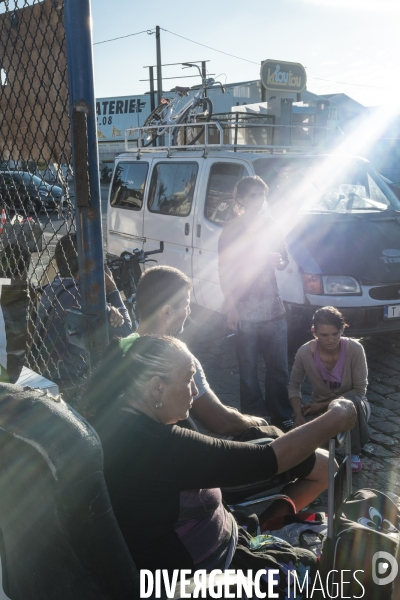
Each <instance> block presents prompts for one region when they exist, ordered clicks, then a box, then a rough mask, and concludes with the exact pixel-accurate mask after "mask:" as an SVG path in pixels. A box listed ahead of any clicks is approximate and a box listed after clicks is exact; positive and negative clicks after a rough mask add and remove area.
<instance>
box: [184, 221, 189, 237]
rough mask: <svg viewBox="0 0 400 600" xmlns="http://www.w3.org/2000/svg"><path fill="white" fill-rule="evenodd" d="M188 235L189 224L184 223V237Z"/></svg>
mask: <svg viewBox="0 0 400 600" xmlns="http://www.w3.org/2000/svg"><path fill="white" fill-rule="evenodd" d="M189 233H190V224H189V223H185V235H189Z"/></svg>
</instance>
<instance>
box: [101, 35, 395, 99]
mask: <svg viewBox="0 0 400 600" xmlns="http://www.w3.org/2000/svg"><path fill="white" fill-rule="evenodd" d="M160 29H161V30H162V31H165V32H166V33H170V34H171V35H175V36H176V37H178V38H181V39H182V40H186V41H187V42H191V43H192V44H196V45H197V46H202V47H203V48H208V50H213V52H219V54H225V56H230V57H231V58H236V59H237V60H243V61H245V62H248V63H251V64H252V65H258V66H260V64H261V63H259V62H255V61H254V60H249V59H248V58H243V57H242V56H236V55H235V54H230V53H229V52H224V51H223V50H218V48H213V47H212V46H207V45H206V44H201V43H200V42H196V41H195V40H191V39H190V38H187V37H185V36H183V35H180V34H179V33H175V32H173V31H169V29H164V28H163V27H160ZM141 33H147V34H148V35H151V34H153V33H155V32H154V30H152V29H144V30H143V31H138V32H137V33H130V34H129V35H123V36H121V37H116V38H112V39H110V40H104V41H102V42H95V43H94V44H93V46H96V45H97V44H106V43H107V42H114V41H115V40H122V39H124V38H127V37H132V36H134V35H140V34H141ZM307 79H316V80H318V81H326V82H328V83H338V84H340V85H351V86H354V87H367V88H372V89H376V90H388V89H391V88H390V87H385V86H380V85H368V84H363V83H350V82H348V81H336V80H334V79H324V78H323V77H313V76H312V75H307Z"/></svg>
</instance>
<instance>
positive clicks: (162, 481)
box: [81, 334, 355, 571]
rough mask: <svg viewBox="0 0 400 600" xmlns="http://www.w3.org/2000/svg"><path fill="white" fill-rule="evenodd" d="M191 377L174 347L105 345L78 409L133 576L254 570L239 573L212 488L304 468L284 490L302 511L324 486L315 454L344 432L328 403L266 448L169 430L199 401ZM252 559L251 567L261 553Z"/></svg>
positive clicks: (323, 461) (233, 541)
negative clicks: (100, 463) (93, 442)
mask: <svg viewBox="0 0 400 600" xmlns="http://www.w3.org/2000/svg"><path fill="white" fill-rule="evenodd" d="M195 370H196V369H195V364H194V361H193V357H192V355H191V354H190V352H189V351H188V349H187V347H186V346H185V345H184V344H183V343H182V342H180V341H179V340H177V339H175V338H172V337H158V336H142V337H138V336H137V334H132V335H131V336H129V337H128V338H124V339H123V340H121V341H120V342H119V343H118V342H116V341H114V342H111V344H110V346H109V347H108V348H107V350H106V353H105V355H104V357H103V360H102V363H101V364H100V366H99V369H98V370H97V372H95V373H94V375H93V377H92V378H91V380H90V382H89V385H88V388H87V395H86V398H85V399H84V400H85V404H83V403H82V405H81V410H82V413H83V414H84V415H85V416H86V417H87V418H88V419H89V420H90V422H91V423H92V424H93V425H94V427H95V428H96V430H97V432H98V434H99V436H100V439H101V442H102V445H103V449H104V473H105V479H106V483H107V486H108V490H109V493H110V498H111V503H112V505H113V509H114V513H115V516H116V518H117V521H118V523H119V526H120V528H121V531H122V534H123V536H124V538H125V541H126V543H127V546H128V548H129V550H130V552H131V554H132V556H133V558H134V560H135V562H136V565H137V567H138V568H139V569H150V570H155V569H168V570H172V569H191V570H193V569H200V568H201V569H206V570H207V571H210V570H212V569H216V568H222V569H223V568H228V566H229V565H232V568H246V569H247V568H257V567H247V566H243V565H245V564H247V562H246V560H248V557H249V556H250V558H251V557H252V554H251V552H250V539H251V538H250V536H248V534H246V532H245V531H243V530H241V529H240V528H238V526H237V524H236V522H235V520H234V518H233V516H232V515H231V513H229V512H228V511H227V510H226V509H225V508H224V506H223V504H222V501H221V492H220V490H219V487H220V486H233V485H244V484H247V483H251V482H257V481H262V480H264V479H267V478H269V477H273V476H274V475H275V474H277V473H281V472H283V471H287V470H288V469H291V468H292V467H294V466H295V465H299V463H301V461H303V462H302V464H301V465H300V466H299V467H298V475H299V476H301V477H303V479H298V480H297V481H296V482H294V483H291V484H288V486H287V487H286V493H287V494H288V495H290V496H291V497H292V498H295V502H296V504H297V508H299V509H300V508H302V506H304V505H305V504H307V503H308V502H309V501H310V500H311V498H312V497H315V496H316V495H317V494H318V493H319V492H320V491H321V488H323V487H326V485H327V454H326V452H324V451H320V450H317V451H316V452H315V453H314V451H315V449H316V448H318V446H319V445H321V444H322V443H323V442H324V441H326V440H328V439H329V438H331V437H332V436H334V435H336V434H337V433H338V432H339V431H342V430H348V429H350V428H351V427H352V426H353V424H354V420H355V410H354V407H353V404H352V403H351V402H347V401H345V400H340V401H337V402H334V403H332V404H331V405H330V407H329V414H327V415H323V416H321V417H320V418H319V419H318V425H317V423H310V424H307V425H304V426H303V427H300V428H298V429H296V430H294V431H293V432H290V433H288V434H286V435H284V436H282V437H280V438H278V439H277V440H274V441H273V442H272V443H271V445H269V446H258V445H255V444H251V443H243V442H229V441H226V440H220V439H216V438H212V437H209V436H205V435H202V434H199V433H197V432H194V431H191V430H188V429H184V428H181V427H179V426H176V423H177V422H178V421H180V420H182V419H185V418H187V416H188V414H189V410H190V407H191V405H192V402H193V397H194V396H196V394H197V389H196V386H195V383H194V381H193V375H194V373H195ZM295 471H296V469H294V470H293V473H294V472H295ZM305 477H306V478H307V479H306V478H305ZM287 512H290V509H289V504H288V503H286V502H284V501H280V502H276V503H274V504H273V505H271V507H269V509H268V512H267V513H266V514H265V515H263V519H264V518H267V517H274V516H278V515H281V514H285V513H287ZM298 550H299V551H300V552H303V553H304V554H302V556H303V557H305V559H306V560H309V561H311V563H310V564H312V561H313V558H312V556H311V555H310V553H309V552H308V551H307V550H301V549H298ZM255 558H256V562H257V561H258V562H257V564H259V561H260V550H258V557H255ZM238 565H242V566H238ZM258 568H262V566H261V567H258Z"/></svg>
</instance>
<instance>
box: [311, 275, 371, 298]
mask: <svg viewBox="0 0 400 600" xmlns="http://www.w3.org/2000/svg"><path fill="white" fill-rule="evenodd" d="M303 287H304V292H305V293H306V294H314V295H317V296H322V295H326V296H346V295H351V294H353V295H358V294H361V287H360V284H359V283H358V281H357V280H356V279H354V277H350V276H349V275H314V274H309V273H304V274H303Z"/></svg>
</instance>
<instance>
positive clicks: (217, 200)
mask: <svg viewBox="0 0 400 600" xmlns="http://www.w3.org/2000/svg"><path fill="white" fill-rule="evenodd" d="M247 174H248V173H247V171H246V169H245V168H244V166H243V165H239V164H235V163H214V164H213V165H212V166H211V169H210V177H209V180H208V187H207V196H206V203H205V207H204V214H205V216H206V219H208V220H209V221H211V222H212V223H215V224H216V225H219V226H220V227H222V226H223V225H224V223H226V221H228V220H229V218H230V213H231V207H232V205H233V192H234V189H235V185H236V183H237V182H238V181H239V179H242V177H246V175H247Z"/></svg>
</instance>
